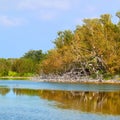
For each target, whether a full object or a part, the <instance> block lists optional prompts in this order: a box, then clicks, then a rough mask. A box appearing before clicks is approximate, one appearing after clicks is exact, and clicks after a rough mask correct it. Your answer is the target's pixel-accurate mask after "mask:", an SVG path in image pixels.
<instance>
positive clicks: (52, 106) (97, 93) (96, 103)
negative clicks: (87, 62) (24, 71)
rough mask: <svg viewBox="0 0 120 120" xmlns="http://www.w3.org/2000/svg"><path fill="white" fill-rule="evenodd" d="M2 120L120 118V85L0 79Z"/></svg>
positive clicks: (101, 119)
mask: <svg viewBox="0 0 120 120" xmlns="http://www.w3.org/2000/svg"><path fill="white" fill-rule="evenodd" d="M0 120H120V85H107V84H104V85H102V84H101V85H97V84H63V83H61V84H60V83H45V82H33V81H22V80H19V81H18V80H9V81H8V80H0Z"/></svg>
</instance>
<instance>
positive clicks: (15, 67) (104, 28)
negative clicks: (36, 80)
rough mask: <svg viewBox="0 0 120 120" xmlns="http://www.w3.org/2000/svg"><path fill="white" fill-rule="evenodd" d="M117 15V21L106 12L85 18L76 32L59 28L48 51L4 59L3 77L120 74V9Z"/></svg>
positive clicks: (0, 61) (0, 68)
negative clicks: (113, 20)
mask: <svg viewBox="0 0 120 120" xmlns="http://www.w3.org/2000/svg"><path fill="white" fill-rule="evenodd" d="M116 16H117V17H118V19H119V21H118V23H117V24H115V23H113V22H112V17H111V15H110V14H103V15H101V16H100V18H94V19H84V20H83V24H82V25H80V26H77V27H76V29H75V30H74V31H71V30H65V31H59V32H58V36H57V38H56V39H55V40H54V41H53V43H54V45H55V47H54V48H53V49H51V50H49V51H47V52H46V53H43V52H42V50H30V51H28V52H27V53H25V54H24V55H23V56H22V57H21V58H18V59H12V58H9V59H4V58H1V59H0V76H34V75H40V74H45V75H64V74H70V75H71V76H72V75H74V74H75V75H77V77H81V76H91V77H93V78H96V77H98V76H102V77H103V78H107V77H113V76H116V75H117V76H120V12H117V13H116Z"/></svg>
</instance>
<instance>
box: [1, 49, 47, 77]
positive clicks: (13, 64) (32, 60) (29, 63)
mask: <svg viewBox="0 0 120 120" xmlns="http://www.w3.org/2000/svg"><path fill="white" fill-rule="evenodd" d="M45 56H46V54H44V53H43V52H42V50H30V51H28V52H27V53H25V54H24V55H23V56H22V57H21V58H17V59H13V58H9V59H4V58H1V59H0V76H1V77H2V76H12V77H15V76H24V77H29V76H33V75H35V74H39V69H38V68H39V67H38V66H39V63H40V61H42V59H43V58H45Z"/></svg>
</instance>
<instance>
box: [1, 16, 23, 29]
mask: <svg viewBox="0 0 120 120" xmlns="http://www.w3.org/2000/svg"><path fill="white" fill-rule="evenodd" d="M23 23H24V21H23V20H22V19H20V18H9V17H8V16H0V25H2V26H6V27H11V26H20V25H22V24H23Z"/></svg>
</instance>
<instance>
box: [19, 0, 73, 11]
mask: <svg viewBox="0 0 120 120" xmlns="http://www.w3.org/2000/svg"><path fill="white" fill-rule="evenodd" d="M71 1H73V0H21V1H20V2H19V3H18V7H19V8H20V9H31V10H36V9H58V10H68V9H69V8H70V7H71V5H72V4H71Z"/></svg>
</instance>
